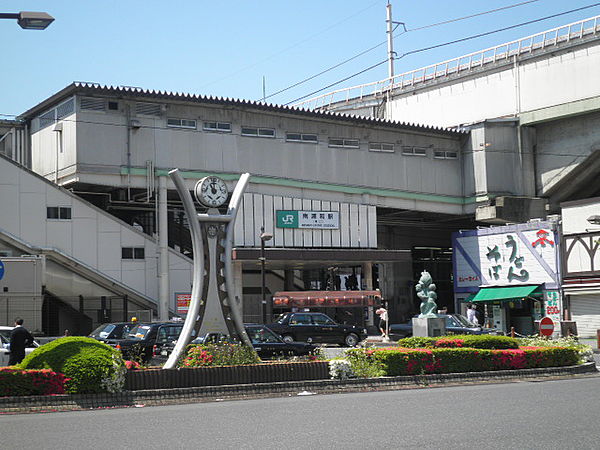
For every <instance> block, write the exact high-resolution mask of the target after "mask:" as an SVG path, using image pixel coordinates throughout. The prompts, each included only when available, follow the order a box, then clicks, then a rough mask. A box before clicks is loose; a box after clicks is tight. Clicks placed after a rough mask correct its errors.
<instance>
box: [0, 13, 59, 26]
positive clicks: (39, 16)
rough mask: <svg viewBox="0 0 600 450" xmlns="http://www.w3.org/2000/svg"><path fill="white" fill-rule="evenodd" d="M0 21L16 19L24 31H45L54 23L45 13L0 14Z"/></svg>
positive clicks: (52, 18)
mask: <svg viewBox="0 0 600 450" xmlns="http://www.w3.org/2000/svg"><path fill="white" fill-rule="evenodd" d="M0 19H16V20H17V23H18V24H19V26H20V27H21V28H23V29H24V30H45V29H46V28H47V27H48V25H50V24H51V23H52V22H54V17H52V16H51V15H50V14H48V13H45V12H34V11H21V12H18V13H0Z"/></svg>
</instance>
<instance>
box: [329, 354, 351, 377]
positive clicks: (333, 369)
mask: <svg viewBox="0 0 600 450" xmlns="http://www.w3.org/2000/svg"><path fill="white" fill-rule="evenodd" d="M329 375H330V376H331V378H332V379H334V380H347V379H348V378H351V377H353V376H355V375H354V371H353V370H352V364H351V363H350V361H348V360H347V359H332V360H331V361H329Z"/></svg>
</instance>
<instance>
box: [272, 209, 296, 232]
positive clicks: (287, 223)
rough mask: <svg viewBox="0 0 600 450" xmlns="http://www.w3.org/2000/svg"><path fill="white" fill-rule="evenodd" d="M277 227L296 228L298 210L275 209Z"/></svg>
mask: <svg viewBox="0 0 600 450" xmlns="http://www.w3.org/2000/svg"><path fill="white" fill-rule="evenodd" d="M277 228H298V211H277Z"/></svg>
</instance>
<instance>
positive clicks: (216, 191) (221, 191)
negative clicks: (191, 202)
mask: <svg viewBox="0 0 600 450" xmlns="http://www.w3.org/2000/svg"><path fill="white" fill-rule="evenodd" d="M194 192H195V194H196V199H198V201H199V202H200V203H202V204H203V205H204V206H208V207H209V208H218V207H219V206H221V205H222V204H223V203H225V202H226V201H227V196H228V194H229V193H228V192H227V185H226V184H225V182H224V181H223V180H221V179H220V178H219V177H206V178H202V179H201V180H200V181H198V183H196V187H195V189H194Z"/></svg>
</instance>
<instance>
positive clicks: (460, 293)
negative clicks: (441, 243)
mask: <svg viewBox="0 0 600 450" xmlns="http://www.w3.org/2000/svg"><path fill="white" fill-rule="evenodd" d="M452 241H453V260H454V297H455V302H456V308H457V310H458V311H464V310H465V308H466V304H467V303H472V304H473V305H476V307H477V309H479V310H480V311H482V312H483V315H484V317H485V326H488V327H494V328H498V329H501V330H503V331H504V332H507V333H508V332H510V331H511V329H512V328H514V330H515V332H516V333H518V334H521V335H531V334H534V333H536V326H535V322H536V321H539V320H541V318H542V317H550V318H551V319H552V320H553V321H554V322H555V329H556V330H557V333H558V332H559V330H560V322H561V319H562V298H561V295H560V292H561V291H560V272H559V267H560V265H559V263H558V261H559V259H558V255H559V252H558V247H559V245H558V235H557V233H556V224H555V223H554V222H542V221H531V222H528V223H525V224H518V225H508V226H500V227H490V228H486V229H478V230H469V231H461V232H458V233H454V234H453V237H452Z"/></svg>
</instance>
